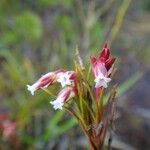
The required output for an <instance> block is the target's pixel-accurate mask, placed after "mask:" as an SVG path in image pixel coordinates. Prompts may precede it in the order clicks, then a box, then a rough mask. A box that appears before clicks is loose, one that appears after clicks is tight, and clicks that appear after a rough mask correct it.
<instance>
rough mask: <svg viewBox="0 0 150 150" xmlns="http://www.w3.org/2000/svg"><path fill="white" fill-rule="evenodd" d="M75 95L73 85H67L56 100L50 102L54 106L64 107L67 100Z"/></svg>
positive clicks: (56, 107) (55, 107) (57, 107)
mask: <svg viewBox="0 0 150 150" xmlns="http://www.w3.org/2000/svg"><path fill="white" fill-rule="evenodd" d="M74 96H75V93H74V91H73V88H72V87H66V88H64V89H63V90H62V91H60V92H59V94H58V96H57V98H56V100H54V101H51V102H50V103H51V104H52V105H53V108H54V109H55V110H56V109H62V107H63V105H64V103H65V102H67V101H68V100H69V99H71V98H72V97H74Z"/></svg>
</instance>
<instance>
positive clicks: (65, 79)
mask: <svg viewBox="0 0 150 150" xmlns="http://www.w3.org/2000/svg"><path fill="white" fill-rule="evenodd" d="M69 78H70V75H68V73H60V74H59V75H58V79H57V82H60V83H61V86H62V87H65V86H66V85H71V80H70V79H69Z"/></svg>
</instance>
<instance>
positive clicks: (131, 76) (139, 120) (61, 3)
mask: <svg viewBox="0 0 150 150" xmlns="http://www.w3.org/2000/svg"><path fill="white" fill-rule="evenodd" d="M149 10H150V3H149V1H148V0H145V1H140V0H116V1H114V0H106V1H104V0H94V1H91V0H87V1H85V0H67V1H66V0H55V1H54V0H36V1H34V0H26V1H24V0H1V1H0V68H1V69H0V102H1V105H0V113H4V112H8V113H9V119H10V120H15V121H16V122H17V123H18V124H19V128H18V129H17V138H18V139H17V140H18V141H19V144H16V145H15V144H12V143H11V142H10V141H5V140H4V139H3V138H2V136H1V137H0V149H4V150H5V149H6V150H7V149H53V148H54V147H56V148H57V149H61V148H62V149H63V148H64V149H69V147H72V145H75V147H79V148H81V147H82V148H83V147H85V148H86V144H84V141H83V142H79V141H82V135H81V133H80V130H79V129H78V127H76V121H75V120H74V119H70V116H69V115H68V114H67V113H64V112H63V111H60V112H59V111H58V112H54V111H53V109H52V107H51V105H49V100H50V99H52V97H50V96H49V95H47V94H45V93H44V92H37V94H36V95H35V96H31V95H30V93H29V92H28V91H27V89H26V84H29V83H33V82H34V81H35V80H36V79H37V78H38V77H39V76H40V75H41V74H44V73H46V72H49V71H52V70H54V69H58V68H66V69H71V68H72V67H73V66H74V65H73V61H72V60H73V58H74V57H75V47H76V45H78V47H79V51H80V53H81V57H82V58H83V61H84V63H85V66H88V63H89V55H91V54H97V53H98V52H99V50H100V48H101V47H102V46H103V44H104V42H105V41H108V42H109V44H110V46H111V51H112V53H113V54H114V55H116V56H117V57H118V64H117V67H118V71H117V73H116V76H115V83H116V82H117V83H118V84H119V87H118V98H117V106H118V110H119V112H118V114H119V116H118V117H119V118H117V121H116V123H115V124H116V128H117V129H118V130H117V132H115V133H116V134H117V135H114V141H115V142H116V143H121V146H122V147H123V146H125V147H127V146H129V145H130V148H131V147H132V148H134V147H135V148H136V147H139V148H141V149H142V148H143V143H144V149H147V148H148V146H149V141H148V139H149V138H148V137H147V135H148V133H145V128H143V126H144V127H145V126H146V127H147V128H148V126H149V121H147V120H148V117H149V113H150V112H149V111H148V109H149V107H150V103H149V101H148V98H149V94H148V88H146V87H147V84H148V82H147V81H149V74H150V71H149V63H150V62H149V57H150V46H149V44H148V43H149V40H148V39H149V31H150V30H149V29H150V28H149V27H150V26H149V21H148V20H149V17H150V16H149ZM142 75H143V76H142ZM141 77H142V79H140V78H141ZM121 83H123V84H121ZM135 83H137V84H136V87H134V88H133V85H135ZM133 89H134V90H133ZM50 90H51V91H52V92H54V93H56V88H50ZM143 92H144V93H143ZM142 93H143V94H142ZM127 114H128V115H130V116H131V117H129V118H127V117H126V116H127ZM122 118H123V119H122ZM145 118H146V119H145ZM134 120H135V121H134ZM124 121H125V124H127V125H126V127H125V126H124V124H123V122H124ZM119 122H121V123H119ZM72 127H74V129H72V130H69V129H70V128H72ZM148 129H149V128H148ZM137 131H139V132H138V133H137ZM128 133H130V134H132V136H129V134H128ZM135 133H136V134H135ZM135 135H136V136H138V137H139V140H136V139H135ZM139 135H141V137H140V136H139ZM116 137H117V138H116ZM118 137H121V138H120V139H121V140H118ZM70 139H74V140H70ZM72 141H74V142H72ZM123 141H124V142H125V143H126V145H125V144H124V142H123ZM6 143H8V144H6ZM62 143H63V144H62ZM77 143H78V144H77ZM116 143H115V144H114V145H116ZM118 145H119V144H118ZM118 145H117V146H118ZM117 146H116V147H117ZM118 147H119V146H118Z"/></svg>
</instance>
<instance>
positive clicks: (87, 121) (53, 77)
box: [27, 44, 116, 150]
mask: <svg viewBox="0 0 150 150" xmlns="http://www.w3.org/2000/svg"><path fill="white" fill-rule="evenodd" d="M90 62H91V63H90V64H91V65H90V67H89V70H88V71H86V68H85V67H83V63H82V59H81V58H80V56H79V53H78V52H77V60H76V61H75V71H66V70H62V69H61V70H57V71H54V72H49V73H47V74H45V75H43V76H42V77H41V78H40V79H39V80H37V81H36V82H35V83H34V84H33V85H27V87H28V90H29V91H30V92H31V94H32V95H34V93H35V92H36V91H37V90H39V89H43V90H45V88H47V87H48V86H50V85H54V84H58V83H59V84H60V85H61V87H62V89H61V91H60V92H59V93H58V95H57V96H56V99H55V100H54V101H50V103H51V104H52V105H53V108H54V109H55V110H56V109H63V108H64V109H65V110H67V111H68V112H69V113H71V114H72V115H73V116H74V117H75V118H76V119H77V120H78V122H79V124H80V126H81V127H82V130H83V131H84V133H85V135H86V137H88V141H89V144H90V147H91V148H92V149H96V150H99V149H101V148H102V145H103V143H104V139H105V135H106V131H107V128H108V126H109V125H110V124H111V122H112V120H113V116H114V108H115V107H114V98H115V94H116V90H115V89H116V87H115V86H114V87H113V88H112V90H111V92H110V97H109V98H108V101H107V103H104V94H105V92H104V90H105V89H106V88H107V87H108V84H109V82H110V81H111V80H112V75H113V72H114V67H113V64H114V62H115V58H114V57H111V56H110V50H109V48H108V47H107V44H105V46H104V48H103V49H102V51H101V52H100V54H99V56H98V58H96V57H94V56H91V57H90ZM91 71H92V75H93V76H91ZM90 77H91V78H90ZM91 79H92V80H91ZM45 91H47V90H45ZM72 98H73V101H74V104H75V105H73V106H75V107H72V106H71V105H65V104H66V103H67V102H68V101H69V100H71V99H72ZM69 104H70V103H69ZM104 104H105V105H104ZM64 105H65V106H64ZM108 108H109V112H108V111H107V110H108Z"/></svg>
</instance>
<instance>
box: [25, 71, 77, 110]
mask: <svg viewBox="0 0 150 150" xmlns="http://www.w3.org/2000/svg"><path fill="white" fill-rule="evenodd" d="M75 78H76V73H75V72H74V71H65V70H57V71H55V72H49V73H47V74H45V75H43V76H42V77H41V78H40V79H39V80H37V81H36V82H35V83H34V84H33V85H27V88H28V90H29V91H30V92H31V94H32V95H34V92H35V91H37V90H39V89H43V88H47V87H48V86H50V85H53V84H55V83H60V84H61V86H62V88H63V89H62V90H61V91H60V92H59V93H58V96H57V98H56V100H54V101H51V102H50V103H51V104H52V105H53V107H54V109H62V106H63V105H64V103H65V102H67V101H68V100H69V99H71V98H72V97H74V96H75V91H74V87H75Z"/></svg>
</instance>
